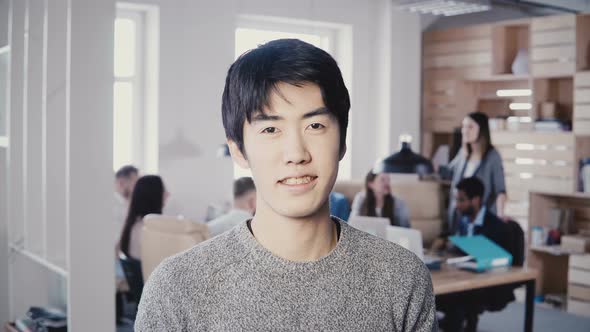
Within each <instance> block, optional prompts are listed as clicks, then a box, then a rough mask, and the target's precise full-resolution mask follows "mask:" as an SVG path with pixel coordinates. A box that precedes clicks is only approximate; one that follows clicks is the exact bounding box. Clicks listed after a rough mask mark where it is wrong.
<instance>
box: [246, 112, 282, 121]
mask: <svg viewBox="0 0 590 332" xmlns="http://www.w3.org/2000/svg"><path fill="white" fill-rule="evenodd" d="M278 120H283V117H282V116H279V115H268V114H265V113H262V112H258V113H256V114H254V116H253V117H252V121H251V122H258V121H278Z"/></svg>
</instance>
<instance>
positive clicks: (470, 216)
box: [469, 207, 481, 224]
mask: <svg viewBox="0 0 590 332" xmlns="http://www.w3.org/2000/svg"><path fill="white" fill-rule="evenodd" d="M479 211H481V207H480V208H478V209H476V210H474V211H473V214H471V215H469V223H471V224H473V223H474V222H475V219H476V218H477V215H478V214H479Z"/></svg>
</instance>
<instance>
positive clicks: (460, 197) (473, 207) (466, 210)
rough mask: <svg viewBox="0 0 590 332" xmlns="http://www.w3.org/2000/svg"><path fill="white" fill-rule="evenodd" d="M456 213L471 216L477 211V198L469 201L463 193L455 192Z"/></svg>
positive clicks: (460, 191)
mask: <svg viewBox="0 0 590 332" xmlns="http://www.w3.org/2000/svg"><path fill="white" fill-rule="evenodd" d="M455 200H456V208H457V212H459V214H461V215H463V216H473V215H474V214H475V211H478V210H479V198H478V197H474V198H473V199H469V197H467V195H466V194H465V192H464V191H462V190H457V192H456V193H455Z"/></svg>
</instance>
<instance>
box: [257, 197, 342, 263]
mask: <svg viewBox="0 0 590 332" xmlns="http://www.w3.org/2000/svg"><path fill="white" fill-rule="evenodd" d="M251 225H252V232H253V233H254V237H255V238H256V240H257V241H258V242H259V243H260V244H261V245H262V246H263V247H265V248H266V249H268V250H269V251H270V252H272V253H273V254H274V255H276V256H278V257H281V258H284V259H287V260H290V261H295V262H305V261H315V260H318V259H320V258H322V257H324V256H326V255H328V254H329V253H330V251H332V249H334V247H335V246H336V244H337V242H338V239H337V236H338V234H337V230H336V225H335V224H334V222H333V221H332V219H331V218H330V213H329V208H328V205H327V203H326V205H325V206H324V207H322V208H321V209H320V211H318V213H316V214H315V215H313V216H309V217H305V218H289V217H285V216H281V215H279V214H278V213H276V212H275V211H273V210H272V209H270V208H268V207H265V208H257V210H256V216H255V217H254V219H252V223H251Z"/></svg>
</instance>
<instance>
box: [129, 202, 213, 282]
mask: <svg viewBox="0 0 590 332" xmlns="http://www.w3.org/2000/svg"><path fill="white" fill-rule="evenodd" d="M208 238H209V228H208V227H207V225H206V224H204V223H197V222H193V221H190V220H187V219H184V218H182V217H172V216H163V215H159V214H149V215H147V216H145V217H144V218H143V233H142V238H141V269H142V274H143V280H145V281H146V282H147V280H148V277H149V276H150V274H151V273H152V271H153V270H154V269H155V268H156V266H158V264H160V262H162V261H163V260H164V259H165V258H167V257H169V256H172V255H174V254H177V253H179V252H182V251H185V250H188V249H190V248H192V247H193V246H195V245H197V244H199V243H201V242H203V241H205V240H207V239H208Z"/></svg>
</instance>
